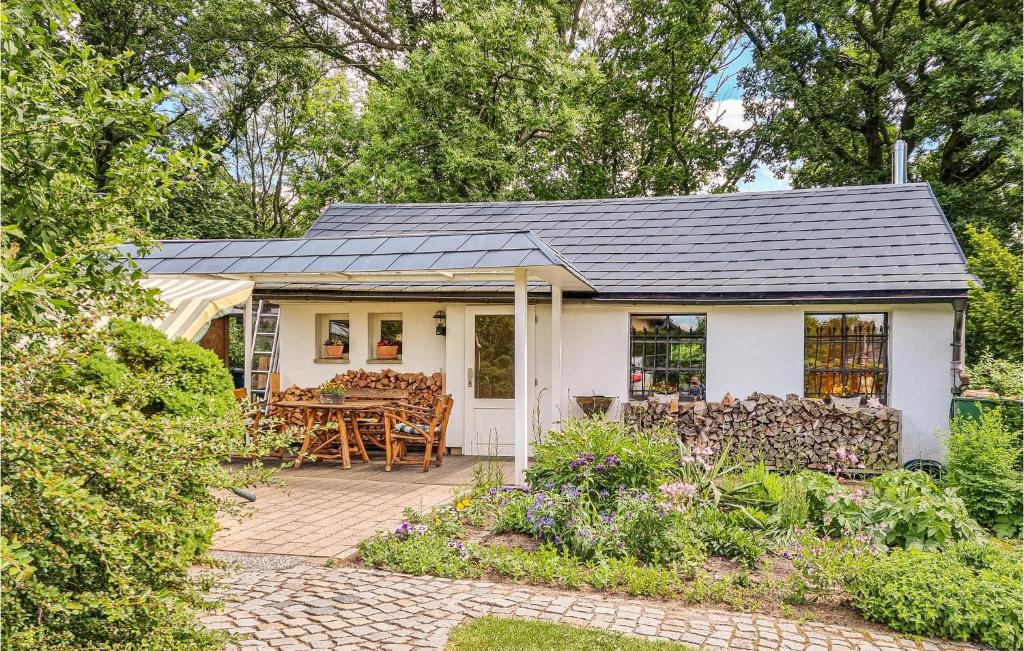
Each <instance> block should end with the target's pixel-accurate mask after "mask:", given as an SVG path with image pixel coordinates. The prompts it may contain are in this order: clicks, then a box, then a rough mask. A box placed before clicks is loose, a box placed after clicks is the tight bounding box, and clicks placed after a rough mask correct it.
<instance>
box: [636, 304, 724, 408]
mask: <svg viewBox="0 0 1024 651" xmlns="http://www.w3.org/2000/svg"><path fill="white" fill-rule="evenodd" d="M629 349H630V357H629V393H630V396H631V397H632V398H634V399H643V398H646V397H648V396H650V395H651V394H654V393H681V394H684V395H693V397H696V398H702V397H704V380H705V376H706V351H707V317H706V316H704V315H703V314H673V315H665V314H660V315H648V314H633V315H631V316H630V326H629Z"/></svg>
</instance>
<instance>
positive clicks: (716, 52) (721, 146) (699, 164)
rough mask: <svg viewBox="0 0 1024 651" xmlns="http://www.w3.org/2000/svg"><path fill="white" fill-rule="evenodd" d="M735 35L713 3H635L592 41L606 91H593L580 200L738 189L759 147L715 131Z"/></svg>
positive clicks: (739, 135)
mask: <svg viewBox="0 0 1024 651" xmlns="http://www.w3.org/2000/svg"><path fill="white" fill-rule="evenodd" d="M737 46H738V34H737V32H736V31H735V28H734V27H733V25H732V24H731V22H730V21H729V20H728V16H727V15H725V14H724V13H723V11H722V10H721V8H720V7H719V5H718V3H717V2H715V1H712V0H708V1H702V2H683V1H680V0H632V1H631V2H628V3H626V4H625V6H624V7H623V8H622V10H621V12H620V13H619V14H618V16H617V17H616V18H615V20H614V22H613V23H612V26H611V28H610V29H608V30H607V32H606V33H605V34H603V35H602V37H601V38H599V39H598V41H597V46H596V49H597V52H598V58H599V61H600V69H601V71H602V72H603V73H604V76H605V83H604V84H602V85H601V86H600V87H599V88H598V89H597V90H596V92H595V94H594V95H595V96H594V100H593V105H594V110H595V112H596V113H597V118H596V124H595V126H594V128H593V129H592V130H591V133H590V134H588V138H589V139H590V142H588V143H587V148H588V149H589V152H587V153H589V154H590V156H589V157H584V159H583V160H582V161H580V163H579V165H581V166H583V169H582V170H581V171H580V172H579V173H580V174H581V175H584V176H585V177H586V178H587V179H588V180H589V181H590V182H589V183H587V184H585V185H584V188H583V192H581V194H585V195H586V196H595V197H601V196H615V197H617V196H642V195H681V194H692V193H695V192H709V191H711V192H718V191H728V190H735V189H736V183H737V182H738V181H740V180H742V179H744V178H746V177H748V176H749V175H750V173H751V171H752V165H753V163H754V162H755V158H756V152H757V148H756V147H755V146H754V143H753V142H752V141H751V139H750V137H749V136H750V133H749V131H742V130H741V131H733V130H730V129H729V128H728V127H727V126H726V125H724V124H722V115H721V114H720V113H719V112H718V111H717V109H716V102H715V98H716V96H717V95H718V93H719V91H720V90H721V87H722V84H723V83H724V82H725V81H726V80H725V78H724V77H723V76H722V75H721V71H722V69H724V68H726V67H728V66H729V65H730V64H731V62H732V60H733V59H734V57H735V56H736V54H737V53H738V47H737Z"/></svg>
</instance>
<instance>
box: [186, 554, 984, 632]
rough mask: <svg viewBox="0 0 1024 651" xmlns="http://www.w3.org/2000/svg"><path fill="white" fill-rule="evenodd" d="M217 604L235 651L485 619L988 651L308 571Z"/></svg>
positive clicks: (665, 609)
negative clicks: (488, 616)
mask: <svg viewBox="0 0 1024 651" xmlns="http://www.w3.org/2000/svg"><path fill="white" fill-rule="evenodd" d="M213 596H215V597H216V598H219V599H223V600H224V601H225V602H226V606H225V608H224V609H223V610H222V611H221V612H219V613H214V614H208V615H206V616H204V617H203V622H204V623H205V625H206V626H208V627H209V628H214V629H222V630H227V631H230V632H234V633H241V634H246V635H247V639H243V640H242V641H240V642H238V643H237V645H234V646H233V647H232V648H237V649H273V650H275V651H292V650H295V651H298V650H299V649H338V650H344V649H393V650H395V651H397V650H400V649H414V648H428V649H439V648H443V647H444V645H445V642H446V641H447V638H448V631H449V630H450V629H451V628H452V627H454V626H456V625H458V624H460V623H461V622H463V621H464V620H466V619H467V618H471V617H479V616H482V615H486V614H493V615H503V616H511V617H521V618H526V619H539V620H547V621H552V622H562V623H566V624H576V625H580V626H589V627H593V628H598V629H603V630H608V631H615V632H620V633H626V634H630V635H638V636H641V637H647V638H658V639H665V640H678V641H680V642H683V643H686V644H689V645H691V646H694V647H698V648H699V647H704V648H708V649H758V650H765V649H782V650H791V651H853V650H861V651H883V650H884V651H903V650H905V649H918V650H922V651H938V650H940V649H942V650H944V649H979V648H983V647H977V646H973V645H963V644H953V643H949V642H937V641H927V640H925V641H914V640H908V639H901V638H899V637H895V636H891V635H885V634H880V633H878V632H875V631H870V630H867V629H864V630H861V629H855V628H850V627H846V626H836V625H829V624H817V623H805V622H794V621H788V620H784V619H777V618H774V617H768V616H765V615H753V614H744V613H732V612H724V611H717V610H710V609H705V608H694V607H689V606H678V605H675V604H668V603H665V602H652V601H643V600H636V599H619V598H603V597H600V596H598V595H595V594H592V593H582V592H579V593H574V592H560V591H555V590H549V589H545V588H537V587H532V586H517V585H510V584H505V583H490V582H485V581H474V580H450V579H440V578H434V577H415V576H407V575H404V574H394V573H391V572H383V571H379V570H371V569H363V568H350V567H345V568H327V567H323V566H318V565H306V564H297V565H294V566H292V567H286V568H277V569H274V568H269V569H250V570H242V571H235V572H231V573H226V574H225V575H223V576H222V577H221V580H220V581H219V583H218V587H217V588H216V589H215V590H214V593H213Z"/></svg>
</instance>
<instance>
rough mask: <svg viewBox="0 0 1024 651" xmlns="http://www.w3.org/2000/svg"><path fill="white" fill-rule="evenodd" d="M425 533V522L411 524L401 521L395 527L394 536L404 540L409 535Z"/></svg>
mask: <svg viewBox="0 0 1024 651" xmlns="http://www.w3.org/2000/svg"><path fill="white" fill-rule="evenodd" d="M425 533H427V525H425V524H417V525H411V524H409V523H408V522H403V523H402V524H400V525H399V526H398V528H397V529H395V536H397V537H398V539H399V540H405V539H406V538H409V537H410V536H422V535H423V534H425Z"/></svg>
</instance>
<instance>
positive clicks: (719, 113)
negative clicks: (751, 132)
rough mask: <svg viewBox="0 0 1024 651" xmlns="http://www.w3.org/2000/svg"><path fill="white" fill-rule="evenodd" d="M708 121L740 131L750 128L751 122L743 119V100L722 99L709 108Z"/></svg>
mask: <svg viewBox="0 0 1024 651" xmlns="http://www.w3.org/2000/svg"><path fill="white" fill-rule="evenodd" d="M708 119H710V120H711V121H713V122H716V123H718V124H720V125H722V126H723V127H725V128H726V129H731V130H733V131H739V130H741V129H746V128H748V127H750V125H751V122H750V121H749V120H746V119H744V118H743V100H741V99H722V100H716V101H714V102H712V103H711V104H710V105H709V106H708Z"/></svg>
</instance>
